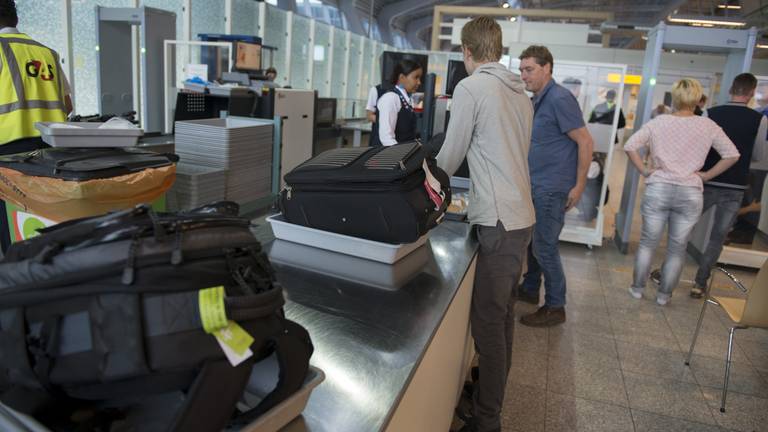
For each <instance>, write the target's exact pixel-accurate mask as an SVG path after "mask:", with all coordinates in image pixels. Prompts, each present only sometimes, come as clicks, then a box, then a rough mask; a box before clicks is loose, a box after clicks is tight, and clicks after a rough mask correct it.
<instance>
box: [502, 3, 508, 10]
mask: <svg viewBox="0 0 768 432" xmlns="http://www.w3.org/2000/svg"><path fill="white" fill-rule="evenodd" d="M509 6H510V5H509V3H508V2H504V3H502V4H501V7H503V8H504V9H509Z"/></svg>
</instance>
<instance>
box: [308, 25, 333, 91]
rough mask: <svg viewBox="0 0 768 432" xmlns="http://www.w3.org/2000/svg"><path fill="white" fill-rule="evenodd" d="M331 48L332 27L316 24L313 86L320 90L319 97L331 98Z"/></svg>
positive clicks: (313, 53) (313, 52)
mask: <svg viewBox="0 0 768 432" xmlns="http://www.w3.org/2000/svg"><path fill="white" fill-rule="evenodd" d="M330 48H331V26H329V25H327V24H323V23H321V22H315V40H314V47H313V51H312V59H313V61H314V63H313V66H312V85H313V87H314V88H315V89H317V90H318V93H317V94H318V96H320V97H330V92H329V90H328V85H329V84H330V79H331V77H330V76H329V75H328V64H329V63H328V62H329V61H331V59H329V58H328V57H329V55H330Z"/></svg>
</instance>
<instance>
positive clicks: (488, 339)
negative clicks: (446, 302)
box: [470, 222, 532, 432]
mask: <svg viewBox="0 0 768 432" xmlns="http://www.w3.org/2000/svg"><path fill="white" fill-rule="evenodd" d="M476 227H477V238H478V241H479V243H480V251H479V252H478V255H477V268H476V272H475V286H474V291H473V294H472V309H471V312H470V324H471V327H472V337H473V338H474V339H475V349H476V350H477V353H478V356H479V365H478V366H479V369H480V377H479V381H478V383H477V385H476V386H475V394H474V417H475V422H476V423H475V424H476V427H477V430H478V432H487V431H496V430H501V416H500V414H501V405H502V402H503V401H504V389H505V387H506V385H507V374H509V367H510V365H511V361H512V336H513V334H514V329H515V313H514V307H515V300H516V299H517V297H516V295H517V292H516V288H517V284H518V281H519V280H520V275H521V273H522V271H523V260H524V259H525V256H526V250H527V247H528V243H529V242H530V240H531V231H532V229H531V228H530V227H529V228H524V229H520V230H512V231H506V230H505V229H504V226H503V225H502V224H501V222H497V224H496V226H495V227H491V226H476Z"/></svg>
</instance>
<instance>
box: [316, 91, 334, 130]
mask: <svg viewBox="0 0 768 432" xmlns="http://www.w3.org/2000/svg"><path fill="white" fill-rule="evenodd" d="M335 122H336V99H334V98H317V114H316V115H315V123H317V124H318V125H322V126H331V125H333V123H335Z"/></svg>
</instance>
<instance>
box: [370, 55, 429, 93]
mask: <svg viewBox="0 0 768 432" xmlns="http://www.w3.org/2000/svg"><path fill="white" fill-rule="evenodd" d="M401 60H411V61H415V62H416V63H418V64H420V65H421V69H422V74H421V76H422V77H425V76H427V72H428V69H427V66H428V64H429V56H427V55H424V54H411V53H404V52H394V51H384V52H383V53H382V56H381V81H382V83H385V82H389V80H390V79H392V74H394V72H395V66H397V64H398V63H400V61H401ZM416 92H417V93H419V92H421V93H423V92H424V78H422V79H421V85H420V86H419V88H418V89H417V90H416Z"/></svg>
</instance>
